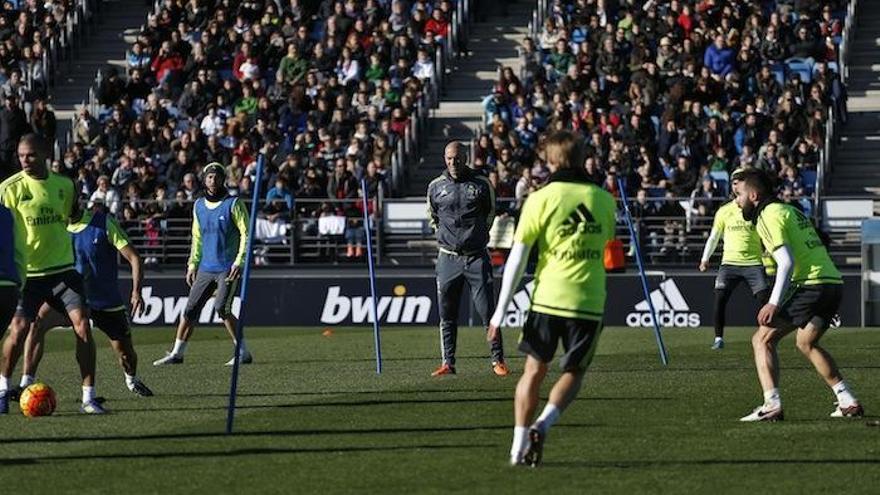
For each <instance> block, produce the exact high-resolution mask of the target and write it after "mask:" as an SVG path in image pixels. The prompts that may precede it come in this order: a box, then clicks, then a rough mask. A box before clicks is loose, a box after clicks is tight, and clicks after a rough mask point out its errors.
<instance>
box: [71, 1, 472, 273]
mask: <svg viewBox="0 0 880 495" xmlns="http://www.w3.org/2000/svg"><path fill="white" fill-rule="evenodd" d="M454 8H455V5H454V3H453V2H452V0H437V1H434V0H432V1H427V0H415V1H402V0H345V1H341V0H340V1H332V0H322V1H320V2H304V1H300V0H289V1H286V2H280V3H276V2H271V1H266V2H241V3H239V2H236V1H230V0H223V1H218V0H169V1H165V2H162V3H161V7H160V8H159V10H158V12H155V13H152V14H150V15H149V16H148V18H147V23H146V25H145V27H144V29H143V30H142V32H141V33H140V34H139V36H138V37H137V41H136V43H134V45H133V46H132V47H131V50H130V51H129V53H128V54H127V65H128V68H127V71H126V73H118V72H117V71H115V70H113V69H112V68H111V69H108V70H106V71H104V73H103V74H102V77H101V79H100V83H99V85H98V88H97V92H96V93H97V95H96V96H97V103H98V104H99V108H100V111H99V112H97V114H96V115H92V114H91V113H90V112H89V110H88V108H83V109H81V110H80V111H79V115H78V116H77V119H76V122H75V125H74V130H73V144H72V146H71V147H70V148H69V149H68V150H67V151H66V153H65V155H64V157H63V162H62V164H61V168H62V170H64V171H67V172H68V173H70V174H71V175H72V176H74V177H75V178H76V180H77V184H78V186H79V187H80V190H81V192H82V194H83V196H84V197H95V198H101V197H110V196H112V197H116V196H118V197H119V199H118V201H119V203H118V204H119V206H117V207H116V208H117V209H116V213H117V214H119V215H120V216H122V217H123V218H126V219H130V220H132V221H134V220H135V219H146V223H147V224H148V225H147V227H146V228H147V229H148V230H149V229H153V230H154V229H155V228H156V227H155V225H154V224H155V223H156V222H155V219H157V218H160V217H162V216H163V215H166V212H165V211H151V208H152V209H156V208H157V207H154V206H147V205H148V204H149V202H150V200H155V199H161V200H163V201H165V205H166V206H168V208H171V206H169V205H173V204H174V201H175V200H177V199H184V198H185V199H191V198H193V197H196V196H198V195H199V187H200V186H199V181H198V177H199V173H200V171H201V169H202V168H203V167H204V166H205V165H206V164H207V163H210V162H213V161H216V162H220V163H222V164H224V165H226V169H227V184H226V185H227V187H228V188H229V190H230V193H231V194H236V195H240V196H242V197H245V198H250V197H251V196H252V195H253V190H254V179H255V170H256V161H257V156H258V155H260V154H262V155H264V156H265V157H267V160H266V169H265V170H266V174H265V177H264V178H265V181H266V182H265V185H264V186H266V187H263V189H262V190H263V191H264V192H266V191H267V192H266V193H265V194H267V196H263V194H261V196H262V198H261V199H269V200H270V201H269V203H268V205H267V206H266V209H265V210H264V212H263V214H264V215H263V216H265V217H266V218H269V219H270V220H274V219H284V218H289V216H290V214H291V213H292V212H293V211H294V210H296V212H297V213H298V214H300V215H304V216H310V217H318V216H321V215H329V214H332V215H343V216H346V217H349V218H352V219H353V218H355V217H359V216H360V215H361V211H360V210H359V208H361V206H359V205H360V202H358V201H354V200H355V199H356V198H358V197H359V196H360V195H361V192H360V191H361V187H360V180H361V179H366V182H367V188H368V191H369V194H370V196H375V195H377V194H378V193H379V191H380V190H381V191H382V192H383V193H388V192H389V191H388V184H389V180H388V177H387V175H388V174H389V170H390V167H391V157H392V153H393V151H394V150H395V149H396V147H397V143H398V140H400V139H401V138H402V136H403V134H404V132H405V130H406V128H407V127H408V126H409V125H410V119H411V118H413V112H414V110H415V108H416V104H417V101H418V100H419V98H420V97H421V95H422V94H423V92H425V91H426V90H427V85H428V84H429V83H430V82H431V80H433V79H434V78H435V77H436V76H437V74H435V68H434V63H433V59H434V55H433V54H434V52H435V49H436V47H438V46H440V45H441V44H443V43H445V42H446V40H447V37H448V32H449V29H450V24H449V22H450V19H451V15H452V12H453V9H454ZM107 191H112V192H107ZM301 199H314V200H317V199H323V200H327V199H331V200H351V201H346V202H342V203H339V202H333V203H332V204H327V205H321V204H320V202H313V201H303V202H301V201H299V200H301ZM114 201H115V200H114ZM144 201H147V202H144ZM158 208H159V209H160V210H162V209H163V208H165V206H163V207H158ZM371 208H372V207H371ZM167 214H169V215H170V214H171V213H167ZM351 223H352V225H353V224H354V223H356V222H354V221H352V222H351ZM314 228H317V227H314ZM362 237H363V232H362V229H361V232H357V231H356V230H355V231H354V233H352V234H349V233H346V238H347V239H350V240H351V242H352V245H350V246H349V249H348V253H351V255H352V256H355V255H358V254H360V253H361V249H360V248H359V247H358V246H359V245H360V244H362Z"/></svg>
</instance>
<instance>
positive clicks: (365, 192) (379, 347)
mask: <svg viewBox="0 0 880 495" xmlns="http://www.w3.org/2000/svg"><path fill="white" fill-rule="evenodd" d="M361 193H362V196H363V197H362V198H361V199H363V202H364V231H365V232H366V233H367V268H368V269H369V272H370V297H371V298H372V300H373V346H374V347H375V348H376V374H379V375H381V374H382V339H381V338H380V337H379V308H378V304H376V301H377V298H376V266H375V264H374V262H373V234H372V233H371V232H370V208H369V202H368V201H367V198H368V197H369V191H368V190H367V179H365V178H364V179H361Z"/></svg>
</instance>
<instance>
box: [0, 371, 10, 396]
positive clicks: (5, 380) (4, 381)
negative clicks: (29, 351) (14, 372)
mask: <svg viewBox="0 0 880 495" xmlns="http://www.w3.org/2000/svg"><path fill="white" fill-rule="evenodd" d="M7 390H9V377H8V376H3V375H0V392H6V391H7Z"/></svg>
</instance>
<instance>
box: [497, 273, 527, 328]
mask: <svg viewBox="0 0 880 495" xmlns="http://www.w3.org/2000/svg"><path fill="white" fill-rule="evenodd" d="M534 291H535V281H534V280H532V281H530V282H529V283H527V284H526V285H525V286H524V287H523V288H522V289H520V290H519V291H517V292H516V293H515V294H514V295H513V299H512V300H511V301H510V304H508V305H507V314H505V315H504V322H503V323H502V325H503V326H505V327H508V328H509V327H521V326H523V324H525V322H526V316H528V314H529V307H531V305H532V292H534Z"/></svg>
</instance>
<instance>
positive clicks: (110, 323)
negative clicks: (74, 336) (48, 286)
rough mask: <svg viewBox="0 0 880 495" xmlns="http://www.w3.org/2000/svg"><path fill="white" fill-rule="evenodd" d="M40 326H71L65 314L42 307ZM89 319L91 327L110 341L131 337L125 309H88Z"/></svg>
mask: <svg viewBox="0 0 880 495" xmlns="http://www.w3.org/2000/svg"><path fill="white" fill-rule="evenodd" d="M39 316H40V326H42V327H44V328H46V329H52V328H56V327H69V326H72V324H71V323H70V319H69V318H68V317H67V315H66V314H64V313H60V312H58V311H56V310H55V309H54V308H51V307H49V308H47V307H45V306H44V307H43V308H41V309H40V313H39ZM89 318H90V319H91V320H92V327H98V328H99V329H101V331H102V332H104V334H105V335H107V337H109V338H110V340H123V339H125V338H126V337H130V336H131V327H130V326H129V324H128V314H126V312H125V308H119V309H111V310H103V309H92V308H89Z"/></svg>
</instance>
